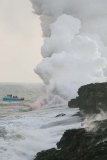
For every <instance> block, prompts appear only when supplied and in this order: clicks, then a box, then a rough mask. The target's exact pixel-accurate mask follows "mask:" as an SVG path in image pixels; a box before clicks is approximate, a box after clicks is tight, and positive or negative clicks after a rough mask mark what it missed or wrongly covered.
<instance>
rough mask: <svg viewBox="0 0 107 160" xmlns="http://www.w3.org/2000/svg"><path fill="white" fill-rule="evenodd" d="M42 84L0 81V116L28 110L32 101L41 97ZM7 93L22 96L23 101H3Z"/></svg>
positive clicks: (30, 108)
mask: <svg viewBox="0 0 107 160" xmlns="http://www.w3.org/2000/svg"><path fill="white" fill-rule="evenodd" d="M41 88H42V84H9V83H8V84H7V83H4V84H3V83H0V117H4V116H8V115H14V114H17V113H18V112H28V111H31V110H32V109H33V107H32V106H33V103H34V102H35V101H36V100H37V99H38V98H42V97H43V95H44V93H43V92H42V89H41ZM7 94H12V95H15V96H18V97H24V99H25V100H24V101H14V102H12V101H11V102H9V101H7V102H6V101H3V100H2V98H3V97H4V96H6V95H7Z"/></svg>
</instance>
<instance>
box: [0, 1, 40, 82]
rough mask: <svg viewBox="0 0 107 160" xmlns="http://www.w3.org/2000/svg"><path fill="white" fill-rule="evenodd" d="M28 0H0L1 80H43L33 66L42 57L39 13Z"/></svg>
mask: <svg viewBox="0 0 107 160" xmlns="http://www.w3.org/2000/svg"><path fill="white" fill-rule="evenodd" d="M32 11H33V9H32V5H31V3H30V1H29V0H0V82H41V80H40V78H39V77H38V76H37V75H36V74H35V73H34V71H33V69H34V68H35V67H36V65H37V64H38V63H39V62H40V61H41V60H42V57H41V54H40V48H41V45H42V44H43V40H42V38H41V35H42V32H41V27H40V20H39V17H38V16H36V15H35V14H33V13H32Z"/></svg>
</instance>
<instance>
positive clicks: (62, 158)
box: [34, 120, 107, 160]
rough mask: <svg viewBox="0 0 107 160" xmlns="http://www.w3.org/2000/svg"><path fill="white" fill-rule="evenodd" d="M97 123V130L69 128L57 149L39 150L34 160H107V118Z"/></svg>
mask: <svg viewBox="0 0 107 160" xmlns="http://www.w3.org/2000/svg"><path fill="white" fill-rule="evenodd" d="M95 123H97V130H96V131H86V130H85V129H84V128H80V129H72V130H67V131H66V132H65V133H64V134H63V136H62V138H61V140H60V141H59V142H58V143H57V149H55V148H52V149H50V150H46V151H42V152H39V153H38V154H37V157H36V158H35V159H34V160H107V141H106V137H107V120H103V121H99V122H98V121H97V122H95Z"/></svg>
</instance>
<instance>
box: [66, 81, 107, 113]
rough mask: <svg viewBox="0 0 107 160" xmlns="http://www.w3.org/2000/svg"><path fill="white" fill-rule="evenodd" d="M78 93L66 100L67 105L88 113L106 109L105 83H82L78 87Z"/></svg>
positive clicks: (106, 87)
mask: <svg viewBox="0 0 107 160" xmlns="http://www.w3.org/2000/svg"><path fill="white" fill-rule="evenodd" d="M78 95H79V96H78V97H77V98H76V99H71V101H69V102H68V106H69V107H71V108H79V109H80V111H83V112H85V113H88V114H90V113H92V114H93V113H99V112H100V111H101V110H103V111H107V83H95V84H88V85H84V86H82V87H80V88H79V90H78Z"/></svg>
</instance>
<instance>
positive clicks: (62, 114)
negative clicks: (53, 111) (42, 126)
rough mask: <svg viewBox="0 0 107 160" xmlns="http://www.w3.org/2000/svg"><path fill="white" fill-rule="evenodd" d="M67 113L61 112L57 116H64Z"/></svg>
mask: <svg viewBox="0 0 107 160" xmlns="http://www.w3.org/2000/svg"><path fill="white" fill-rule="evenodd" d="M65 115H66V114H64V113H61V114H58V115H57V116H56V117H63V116H65Z"/></svg>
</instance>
